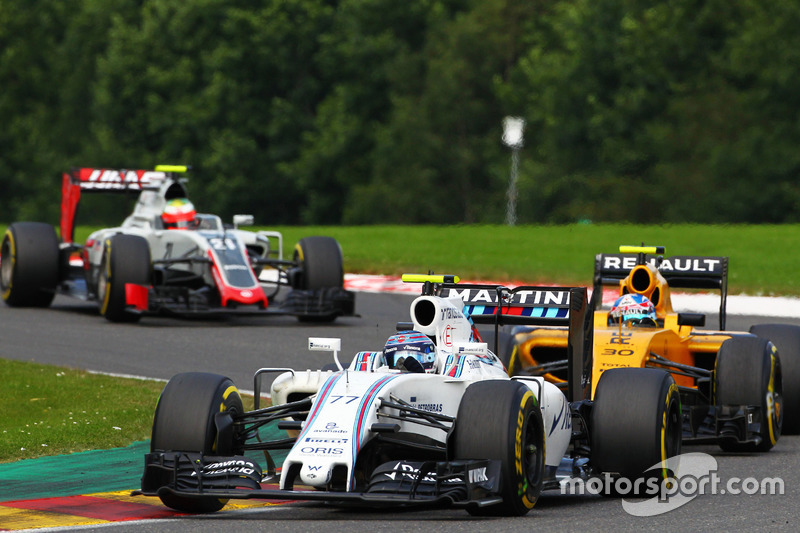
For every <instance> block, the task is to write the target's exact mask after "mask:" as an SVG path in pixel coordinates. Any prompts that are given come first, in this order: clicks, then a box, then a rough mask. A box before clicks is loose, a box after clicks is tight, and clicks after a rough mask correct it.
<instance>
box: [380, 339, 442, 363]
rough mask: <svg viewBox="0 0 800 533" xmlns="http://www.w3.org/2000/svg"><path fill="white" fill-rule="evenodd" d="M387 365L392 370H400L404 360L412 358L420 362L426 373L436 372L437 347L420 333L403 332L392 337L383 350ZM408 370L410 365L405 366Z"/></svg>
mask: <svg viewBox="0 0 800 533" xmlns="http://www.w3.org/2000/svg"><path fill="white" fill-rule="evenodd" d="M383 356H384V357H385V358H386V364H388V365H389V366H390V367H392V368H399V367H400V365H401V364H403V360H404V359H407V358H409V357H410V358H412V359H415V360H416V361H418V362H419V363H420V364H421V365H422V368H423V369H424V370H425V372H428V373H431V372H435V370H436V369H435V363H436V346H434V345H433V342H432V341H431V339H430V338H428V336H427V335H423V334H422V333H420V332H419V331H413V330H408V331H401V332H399V333H397V334H396V335H392V336H391V337H389V339H388V340H387V341H386V346H385V347H384V348H383ZM404 367H405V368H408V365H405V366H404Z"/></svg>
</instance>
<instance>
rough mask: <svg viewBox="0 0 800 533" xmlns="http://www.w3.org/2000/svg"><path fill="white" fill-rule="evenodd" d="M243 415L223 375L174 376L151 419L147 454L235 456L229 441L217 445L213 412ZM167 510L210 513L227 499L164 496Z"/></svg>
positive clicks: (241, 407)
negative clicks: (182, 453)
mask: <svg viewBox="0 0 800 533" xmlns="http://www.w3.org/2000/svg"><path fill="white" fill-rule="evenodd" d="M224 411H230V412H231V414H232V415H234V416H235V415H236V414H241V413H243V412H244V408H243V406H242V398H241V396H240V395H239V391H238V390H237V388H236V386H235V385H234V384H233V382H232V381H231V380H230V379H228V378H227V377H225V376H219V375H216V374H207V373H203V372H186V373H183V374H177V375H175V376H173V378H172V379H170V380H169V382H168V383H167V385H166V386H165V387H164V390H163V391H162V392H161V396H160V397H159V400H158V406H157V407H156V413H155V416H154V417H153V433H152V437H151V440H150V451H151V452H155V451H162V452H170V451H175V452H194V453H202V454H205V455H235V454H236V453H237V452H238V451H241V450H236V449H235V445H234V442H233V440H230V441H228V442H219V440H218V436H217V430H216V424H215V423H214V416H215V415H216V414H217V413H220V412H224ZM160 498H161V501H162V502H163V503H164V505H166V506H167V507H171V508H172V509H175V510H178V511H182V512H187V513H213V512H214V511H219V510H220V509H222V508H223V507H224V506H225V504H226V503H227V502H228V500H221V499H219V498H213V497H198V498H187V497H183V496H175V495H173V494H164V495H163V496H160Z"/></svg>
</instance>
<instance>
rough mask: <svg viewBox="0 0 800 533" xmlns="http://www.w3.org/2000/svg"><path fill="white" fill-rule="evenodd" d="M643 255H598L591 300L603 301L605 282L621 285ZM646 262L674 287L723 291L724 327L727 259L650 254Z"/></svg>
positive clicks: (721, 312)
mask: <svg viewBox="0 0 800 533" xmlns="http://www.w3.org/2000/svg"><path fill="white" fill-rule="evenodd" d="M641 256H642V254H635V253H622V254H597V255H596V256H595V259H594V281H593V289H592V302H593V304H594V306H595V308H596V309H599V308H600V305H601V304H602V292H603V290H602V288H603V285H619V282H620V280H623V279H625V277H626V276H627V275H628V273H629V272H630V271H631V270H632V269H633V267H635V266H636V265H637V264H639V261H640V260H641ZM644 259H645V261H646V262H647V263H649V264H651V265H653V266H655V267H656V268H658V271H659V273H660V274H661V275H662V276H663V277H664V279H665V280H666V281H667V283H668V284H669V286H670V288H671V289H676V288H677V289H710V290H718V291H720V307H719V320H720V329H725V308H726V305H727V299H728V258H727V257H716V256H694V255H674V256H671V257H664V258H662V257H660V256H653V255H647V256H645V257H644Z"/></svg>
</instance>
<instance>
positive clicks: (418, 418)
mask: <svg viewBox="0 0 800 533" xmlns="http://www.w3.org/2000/svg"><path fill="white" fill-rule="evenodd" d="M404 279H405V280H406V281H416V282H423V291H422V295H421V296H419V297H417V298H416V299H415V300H414V301H413V302H412V303H411V309H410V311H411V322H401V323H398V325H397V329H398V333H397V334H396V335H393V336H392V337H390V339H389V341H387V343H386V345H385V346H384V347H383V350H380V348H378V350H375V351H363V352H359V353H357V354H356V355H355V357H354V358H353V359H352V361H351V362H350V364H349V365H348V366H347V367H343V366H342V365H341V364H340V362H339V357H338V350H339V348H340V345H341V343H340V341H339V339H327V338H311V339H309V349H312V350H331V351H333V359H334V363H332V366H333V368H332V369H327V370H314V371H312V370H308V371H296V370H291V369H286V368H262V369H259V370H258V371H257V372H256V374H255V379H254V389H255V400H254V404H255V405H254V409H253V410H251V411H245V410H244V409H243V404H242V400H241V397H240V395H239V393H238V391H237V388H236V386H235V385H234V384H233V383H232V382H231V380H230V379H228V378H226V377H224V376H219V375H215V374H205V373H194V372H193V373H184V374H178V375H176V376H174V377H173V378H172V379H171V380H170V381H169V382H168V383H167V385H166V386H165V388H164V390H163V392H162V393H161V397H160V399H159V402H158V406H157V408H156V412H155V415H154V420H153V432H152V439H151V452H150V453H149V454H147V455H146V457H145V469H144V475H143V477H142V485H141V490H140V491H137V493H138V494H140V495H141V494H144V495H147V496H158V497H159V498H160V499H161V501H162V502H163V503H164V504H165V505H167V506H169V507H171V508H174V509H177V510H180V511H184V512H213V511H216V510H219V509H221V508H222V507H223V506H224V505H225V503H226V501H227V500H228V499H231V498H267V499H279V500H284V501H285V500H316V501H325V502H332V503H336V504H341V505H348V504H350V505H362V506H370V507H377V506H405V507H415V506H455V507H462V508H465V509H466V510H467V511H468V512H470V513H472V514H477V515H484V514H488V515H509V516H519V515H523V514H525V513H527V512H528V511H529V510H530V509H531V508H532V507H533V506H534V504H535V502H536V500H537V498H538V496H539V494H540V492H541V491H542V490H543V489H555V488H559V486H560V484H562V483H567V482H569V481H570V480H573V481H574V480H577V479H584V480H589V479H596V478H597V476H602V477H603V478H605V480H606V481H608V480H618V479H619V476H627V477H628V479H645V477H646V478H647V481H648V482H650V480H653V481H654V482H656V485H657V483H660V480H662V479H664V476H665V475H667V471H666V467H665V466H664V465H665V464H666V463H665V462H666V460H667V459H668V458H670V457H673V456H675V455H678V454H679V453H680V446H681V440H680V420H681V411H680V401H679V396H678V390H677V387H676V385H675V382H674V381H673V379H672V377H671V376H670V374H669V373H667V372H665V371H663V370H656V369H621V370H617V371H610V372H607V373H606V374H605V375H604V376H603V378H602V379H601V381H600V384H599V386H598V388H597V391H596V395H595V399H594V401H585V400H578V401H574V402H570V401H569V400H568V399H567V397H566V396H565V395H564V393H562V392H561V391H560V390H559V389H558V387H556V386H555V385H553V384H552V383H549V382H547V381H545V380H544V379H543V378H541V377H515V378H510V377H509V376H508V374H507V373H506V371H505V369H504V367H503V365H502V363H501V362H500V360H499V359H498V358H497V356H496V355H495V354H494V353H493V352H492V351H490V350H489V349H488V347H487V344H486V343H485V342H481V339H480V336H479V333H478V331H477V330H476V329H475V327H474V323H492V324H498V325H502V324H505V323H515V324H548V325H557V326H564V327H566V328H567V329H568V331H569V332H570V334H569V336H568V345H569V354H570V359H571V360H572V361H574V362H575V363H576V364H575V370H576V374H575V376H573V377H574V380H575V384H576V385H577V388H576V390H574V391H572V393H573V394H574V395H575V396H577V397H579V396H581V394H582V392H581V382H582V377H581V368H582V361H583V359H584V353H583V347H584V338H585V332H584V324H585V320H584V318H585V313H586V308H587V304H588V301H587V298H586V289H585V288H563V289H553V288H541V287H519V288H516V289H513V290H509V289H506V288H504V287H496V286H483V285H457V284H456V283H457V281H458V279H457V278H456V277H455V276H424V275H423V276H417V275H412V276H405V277H404ZM440 291H453V293H454V296H453V297H450V298H445V297H440V296H436V294H437V293H438V292H440ZM467 292H474V293H480V294H484V295H486V298H487V300H491V299H494V301H495V302H497V301H499V302H500V303H499V304H495V305H494V307H491V308H490V306H488V305H482V306H480V307H479V308H477V307H474V306H465V305H464V301H463V300H462V296H461V295H462V294H464V293H467ZM264 376H270V377H271V378H272V382H271V386H270V393H271V399H272V405H271V406H268V407H262V406H261V405H260V397H261V382H262V378H263V377H264ZM270 427H272V428H275V427H277V428H278V429H279V430H280V431H278V430H275V431H272V432H271V433H270V432H268V431H267V429H268V428H270ZM285 450H288V452H282V451H285ZM261 453H263V457H262V456H259V455H255V454H261ZM276 453H286V455H285V458H284V459H283V461H282V468H280V469H278V468H276V460H275V454H276ZM254 457H261V458H259V459H255V458H254ZM259 462H260V463H259ZM277 464H280V463H277ZM262 465H264V468H262ZM654 466H655V468H653V467H654ZM647 470H650V471H649V472H646V471H647ZM643 473H644V474H643ZM605 486H608V485H605ZM654 486H655V485H654Z"/></svg>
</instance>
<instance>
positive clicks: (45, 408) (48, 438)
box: [0, 359, 164, 462]
mask: <svg viewBox="0 0 800 533" xmlns="http://www.w3.org/2000/svg"><path fill="white" fill-rule="evenodd" d="M0 375H2V376H3V381H4V385H3V387H4V391H3V395H2V396H0V412H2V413H3V416H2V418H0V462H7V461H16V460H19V459H31V458H34V457H40V456H44V455H59V454H66V453H72V452H78V451H83V450H91V449H105V448H115V447H120V446H127V445H129V444H130V443H131V442H135V441H140V440H146V439H149V438H150V429H151V427H152V423H153V412H154V411H155V407H156V402H157V401H158V395H159V394H160V393H161V389H163V388H164V383H163V382H158V381H145V380H138V379H123V378H116V377H111V376H105V375H99V374H91V373H89V372H86V371H82V370H72V369H68V368H61V367H55V366H48V365H41V364H36V363H24V362H19V361H8V360H5V359H0Z"/></svg>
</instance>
